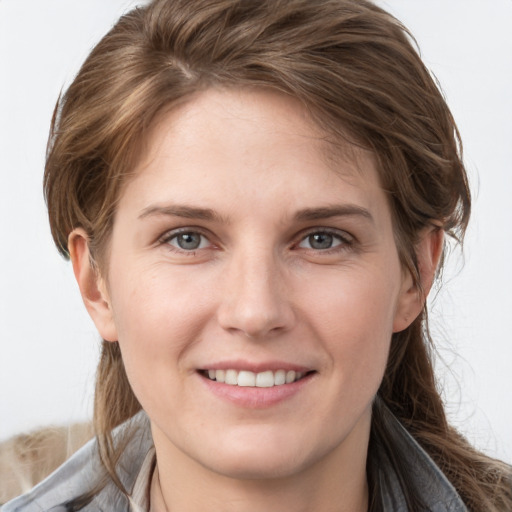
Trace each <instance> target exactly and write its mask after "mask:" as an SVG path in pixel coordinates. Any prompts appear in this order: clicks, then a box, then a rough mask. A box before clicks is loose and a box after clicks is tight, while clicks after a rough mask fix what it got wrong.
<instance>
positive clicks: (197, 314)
mask: <svg viewBox="0 0 512 512" xmlns="http://www.w3.org/2000/svg"><path fill="white" fill-rule="evenodd" d="M111 288H112V308H113V313H114V321H115V324H116V328H117V332H118V336H119V345H120V348H121V352H122V355H123V361H124V364H125V367H126V371H127V374H128V378H129V380H130V383H131V385H132V387H133V388H134V391H135V393H136V395H137V396H138V398H139V399H140V400H141V401H143V397H144V396H145V395H149V394H153V393H152V390H153V389H154V387H155V386H161V387H163V388H164V389H165V388H169V386H170V385H173V386H175V385H178V384H177V382H178V377H180V376H181V374H182V372H185V371H186V369H185V368H184V367H183V361H184V360H185V358H186V354H187V352H188V351H189V350H190V349H191V348H192V347H193V346H194V344H195V342H196V341H197V340H199V339H200V337H201V331H202V329H203V328H204V325H205V322H207V321H208V318H209V315H208V314H207V309H208V305H209V300H208V298H207V297H206V296H205V292H204V282H202V281H201V280H194V281H193V282H191V281H190V279H187V278H186V277H185V276H182V275H176V274H173V275H171V273H170V272H169V271H167V272H166V271H163V269H162V268H161V267H158V266H154V267H153V268H149V269H142V268H137V266H136V265H135V266H131V268H130V269H129V270H128V269H125V268H123V266H122V265H119V266H118V267H117V268H116V271H115V272H112V275H111Z"/></svg>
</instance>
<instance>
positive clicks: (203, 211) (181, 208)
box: [139, 205, 222, 221]
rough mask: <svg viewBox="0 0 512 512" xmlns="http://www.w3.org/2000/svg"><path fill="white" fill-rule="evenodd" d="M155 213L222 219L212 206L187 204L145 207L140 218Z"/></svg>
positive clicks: (203, 218)
mask: <svg viewBox="0 0 512 512" xmlns="http://www.w3.org/2000/svg"><path fill="white" fill-rule="evenodd" d="M154 215H167V216H172V217H183V218H185V219H198V220H209V221H220V220H222V219H221V216H220V215H219V214H218V213H216V212H215V211H214V210H212V209H210V208H199V207H195V206H187V205H166V206H161V205H152V206H148V207H147V208H144V210H142V212H141V214H140V215H139V219H144V218H146V217H151V216H154Z"/></svg>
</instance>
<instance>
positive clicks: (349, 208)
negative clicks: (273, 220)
mask: <svg viewBox="0 0 512 512" xmlns="http://www.w3.org/2000/svg"><path fill="white" fill-rule="evenodd" d="M347 216H348V217H352V216H355V217H363V218H365V219H368V220H369V221H371V222H372V223H374V219H373V217H372V214H371V213H370V212H369V211H368V210H367V209H366V208H363V207H362V206H357V205H353V204H347V205H333V206H324V207H320V208H304V209H303V210H299V211H298V212H297V213H296V214H295V220H297V221H311V220H322V219H329V218H332V217H347Z"/></svg>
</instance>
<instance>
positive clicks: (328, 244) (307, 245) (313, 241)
mask: <svg viewBox="0 0 512 512" xmlns="http://www.w3.org/2000/svg"><path fill="white" fill-rule="evenodd" d="M343 243H346V241H345V240H343V239H342V237H341V236H338V235H335V234H332V233H329V232H327V231H317V232H316V233H311V234H310V235H308V236H306V237H304V239H303V240H302V241H301V242H300V244H299V247H302V248H304V249H315V250H317V251H322V250H324V251H325V250H326V249H332V248H333V247H337V246H338V245H341V244H343Z"/></svg>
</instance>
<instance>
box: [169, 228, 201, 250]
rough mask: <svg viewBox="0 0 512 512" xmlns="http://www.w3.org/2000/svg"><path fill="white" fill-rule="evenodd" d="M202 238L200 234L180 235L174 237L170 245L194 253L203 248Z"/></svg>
mask: <svg viewBox="0 0 512 512" xmlns="http://www.w3.org/2000/svg"><path fill="white" fill-rule="evenodd" d="M202 238H203V236H202V235H201V234H200V233H194V232H189V233H180V234H179V235H176V236H174V238H173V239H172V240H171V241H170V243H171V245H174V246H175V247H179V248H180V249H183V250H184V251H193V250H195V249H199V248H201V246H202Z"/></svg>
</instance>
